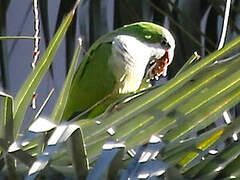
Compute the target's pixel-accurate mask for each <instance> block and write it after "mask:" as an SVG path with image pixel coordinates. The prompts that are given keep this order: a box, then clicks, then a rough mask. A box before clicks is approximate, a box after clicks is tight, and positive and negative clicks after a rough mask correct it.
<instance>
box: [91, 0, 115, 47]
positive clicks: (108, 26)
mask: <svg viewBox="0 0 240 180" xmlns="http://www.w3.org/2000/svg"><path fill="white" fill-rule="evenodd" d="M115 3H116V1H115V2H111V1H108V0H102V1H98V0H91V1H90V4H89V25H90V27H89V33H90V34H89V38H90V39H89V40H90V44H93V43H94V42H95V41H96V40H97V39H98V38H99V37H100V36H102V35H104V34H106V33H108V32H109V31H111V30H112V24H113V23H112V22H111V21H113V18H114V17H113V12H114V10H113V8H111V7H114V5H113V4H115ZM115 5H116V4H115ZM111 17H113V18H112V19H111Z"/></svg>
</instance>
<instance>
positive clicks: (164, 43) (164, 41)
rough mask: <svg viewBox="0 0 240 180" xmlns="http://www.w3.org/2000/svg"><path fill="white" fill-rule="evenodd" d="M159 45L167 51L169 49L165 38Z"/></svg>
mask: <svg viewBox="0 0 240 180" xmlns="http://www.w3.org/2000/svg"><path fill="white" fill-rule="evenodd" d="M161 45H162V47H165V48H167V49H168V48H170V45H169V43H168V42H167V40H166V39H165V38H164V39H163V40H162V41H161Z"/></svg>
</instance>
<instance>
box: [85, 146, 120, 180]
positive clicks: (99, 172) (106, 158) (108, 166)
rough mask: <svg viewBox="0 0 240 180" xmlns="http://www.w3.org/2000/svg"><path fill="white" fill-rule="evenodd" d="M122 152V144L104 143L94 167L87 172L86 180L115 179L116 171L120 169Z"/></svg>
mask: <svg viewBox="0 0 240 180" xmlns="http://www.w3.org/2000/svg"><path fill="white" fill-rule="evenodd" d="M123 152H124V145H123V144H122V143H118V142H113V141H108V142H106V143H105V144H104V145H103V150H102V153H101V156H100V157H99V158H98V160H97V162H96V165H95V167H94V168H93V169H92V170H91V171H89V174H88V176H87V180H95V179H106V180H107V179H113V178H116V175H117V170H118V169H119V168H120V167H121V160H122V157H123Z"/></svg>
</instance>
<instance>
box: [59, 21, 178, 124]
mask: <svg viewBox="0 0 240 180" xmlns="http://www.w3.org/2000/svg"><path fill="white" fill-rule="evenodd" d="M174 48H175V41H174V38H173V36H172V34H171V33H170V32H169V31H168V30H167V29H166V28H164V27H162V26H159V25H156V24H153V23H150V22H139V23H134V24H130V25H126V26H123V27H122V28H119V29H116V30H115V31H113V32H110V33H108V34H106V35H104V36H102V37H100V38H99V39H98V40H97V41H96V42H95V43H94V44H93V45H92V46H91V47H90V49H89V50H88V51H87V53H86V55H85V56H84V58H83V60H82V62H81V64H80V66H79V68H78V70H77V71H76V74H75V76H74V79H73V82H72V85H71V88H70V92H69V98H68V100H67V104H66V108H65V111H64V114H63V119H65V120H67V119H69V118H70V117H73V116H74V115H76V114H78V113H81V112H83V111H85V110H87V109H88V108H90V107H91V106H93V105H94V104H96V103H97V102H100V101H102V102H101V103H100V105H99V106H98V107H97V108H95V110H93V111H92V112H91V113H90V114H89V116H90V117H94V116H96V115H99V114H100V113H102V112H103V111H104V110H105V109H106V108H107V106H108V105H110V104H111V103H113V102H114V101H115V100H116V99H118V98H119V97H120V96H121V95H123V94H127V93H132V92H136V91H137V90H139V88H140V87H141V84H143V83H146V80H149V79H158V78H159V77H161V76H166V72H167V66H168V65H169V64H170V63H171V62H172V59H173V56H174ZM147 83H149V84H150V82H149V81H147ZM106 97H107V98H106ZM104 98H105V99H104Z"/></svg>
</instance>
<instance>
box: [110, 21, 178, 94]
mask: <svg viewBox="0 0 240 180" xmlns="http://www.w3.org/2000/svg"><path fill="white" fill-rule="evenodd" d="M118 32H119V33H118V34H117V35H116V36H115V37H114V40H113V56H114V59H118V60H117V61H118V63H119V59H121V61H120V62H121V63H120V64H118V67H120V69H124V73H122V74H121V73H120V74H121V75H120V76H124V77H121V78H122V79H123V80H126V82H127V83H129V82H130V84H131V85H133V84H134V83H135V84H134V88H132V89H138V88H139V86H140V84H141V81H142V79H143V78H147V79H156V80H158V79H159V78H160V77H161V76H166V74H167V67H168V65H169V64H171V62H172V60H173V56H174V49H175V40H174V38H173V36H172V34H171V33H170V32H169V31H168V30H167V29H166V28H164V27H162V26H159V25H156V24H153V23H149V22H140V23H134V24H130V25H127V26H124V27H123V28H120V29H119V30H118ZM125 72H126V73H125ZM126 87H127V88H129V87H130V86H129V85H126ZM123 89H124V88H123ZM132 89H127V90H125V91H132Z"/></svg>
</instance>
